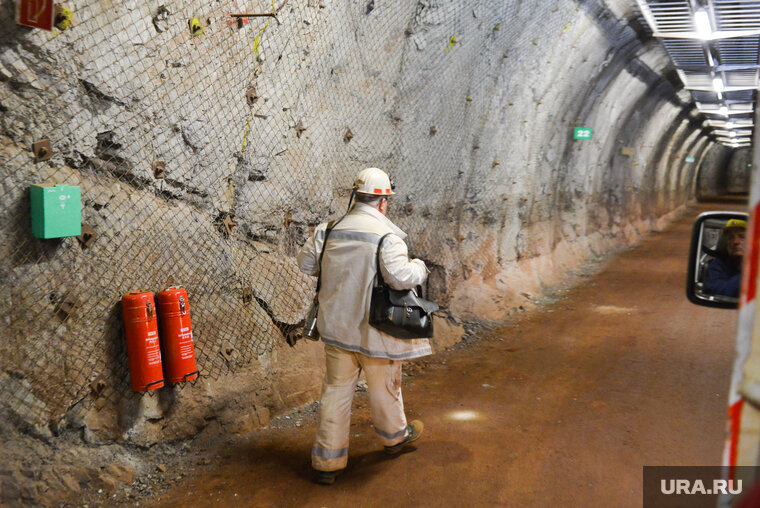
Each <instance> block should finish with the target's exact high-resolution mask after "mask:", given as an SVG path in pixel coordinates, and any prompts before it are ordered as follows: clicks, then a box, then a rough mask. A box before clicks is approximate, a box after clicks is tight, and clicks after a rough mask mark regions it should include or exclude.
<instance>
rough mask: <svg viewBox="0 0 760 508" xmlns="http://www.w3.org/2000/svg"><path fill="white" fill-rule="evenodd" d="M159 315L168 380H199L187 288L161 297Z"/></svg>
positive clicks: (171, 290) (176, 288)
mask: <svg viewBox="0 0 760 508" xmlns="http://www.w3.org/2000/svg"><path fill="white" fill-rule="evenodd" d="M158 314H159V321H158V322H159V325H160V327H161V349H162V350H163V352H164V366H165V367H166V379H167V380H168V381H169V382H170V383H180V382H182V381H192V380H193V379H196V378H197V377H198V369H197V368H196V366H195V346H194V345H193V327H192V325H191V324H190V303H189V302H188V298H187V291H186V290H185V288H183V287H180V286H172V287H169V288H166V289H164V290H163V291H161V292H160V293H158Z"/></svg>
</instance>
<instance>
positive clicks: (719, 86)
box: [713, 78, 723, 93]
mask: <svg viewBox="0 0 760 508" xmlns="http://www.w3.org/2000/svg"><path fill="white" fill-rule="evenodd" d="M713 88H714V89H715V91H716V92H718V93H721V92H722V91H723V80H722V79H720V78H714V79H713Z"/></svg>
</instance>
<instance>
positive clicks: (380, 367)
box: [311, 344, 407, 471]
mask: <svg viewBox="0 0 760 508" xmlns="http://www.w3.org/2000/svg"><path fill="white" fill-rule="evenodd" d="M325 357H326V359H327V362H326V363H327V372H326V373H325V379H324V383H323V385H322V399H321V401H320V407H319V427H318V428H317V438H316V442H315V443H314V447H313V448H312V450H311V464H312V466H313V467H314V469H318V470H320V471H335V470H338V469H343V468H344V467H346V463H347V462H348V438H349V430H350V424H351V403H352V401H353V398H354V391H355V390H356V381H357V380H358V379H359V373H360V372H361V370H362V369H363V370H364V372H365V375H366V376H367V389H368V391H369V403H370V407H371V409H372V423H373V424H374V426H375V432H376V433H377V434H378V435H379V436H380V440H381V441H382V443H383V445H384V446H392V445H395V444H398V443H400V442H401V441H403V440H404V438H406V434H407V430H406V415H404V401H403V399H402V398H401V361H399V360H389V359H388V358H373V357H371V356H366V355H363V354H361V353H354V352H352V351H346V350H344V349H340V348H337V347H334V346H330V345H327V344H325Z"/></svg>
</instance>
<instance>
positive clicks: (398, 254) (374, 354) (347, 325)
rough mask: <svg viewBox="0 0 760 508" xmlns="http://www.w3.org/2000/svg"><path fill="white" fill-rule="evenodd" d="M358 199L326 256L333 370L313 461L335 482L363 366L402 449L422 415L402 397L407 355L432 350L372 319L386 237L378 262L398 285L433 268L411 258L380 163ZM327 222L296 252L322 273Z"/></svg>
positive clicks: (383, 421) (362, 177) (322, 321)
mask: <svg viewBox="0 0 760 508" xmlns="http://www.w3.org/2000/svg"><path fill="white" fill-rule="evenodd" d="M354 190H355V191H356V204H355V205H354V206H353V207H352V208H351V209H350V210H349V212H348V213H347V214H346V216H345V217H343V218H342V219H341V220H340V221H338V222H337V223H335V225H334V227H333V229H332V230H331V231H330V233H329V235H328V239H327V244H326V247H325V251H324V255H323V257H322V263H321V264H322V266H321V271H322V274H321V277H322V280H321V289H320V291H319V295H318V300H319V314H318V318H317V329H318V330H319V333H320V335H321V336H322V341H324V343H325V357H326V363H327V372H326V373H325V378H324V382H323V386H322V398H321V401H320V410H319V427H318V429H317V436H316V440H315V443H314V447H313V448H312V451H311V463H312V467H313V469H314V470H315V474H316V481H317V482H318V483H322V484H331V483H333V481H334V480H335V476H336V475H337V474H338V473H340V472H341V471H342V470H343V469H344V468H345V467H346V464H347V462H348V437H349V424H350V420H351V403H352V400H353V396H354V390H355V388H356V382H357V380H358V378H359V373H360V372H361V371H362V370H364V373H365V375H366V377H367V385H368V391H369V401H370V406H371V409H372V421H373V424H374V427H375V432H376V433H377V434H378V436H379V437H380V440H381V442H382V444H383V445H384V447H385V451H386V453H389V454H397V453H399V452H401V450H402V449H403V448H404V447H405V446H406V445H408V444H409V443H411V442H412V441H414V440H416V439H417V438H419V437H420V435H421V433H422V422H420V421H418V420H415V421H413V422H411V423H410V424H407V421H406V415H405V414H404V402H403V399H402V397H401V363H402V361H403V360H406V359H409V358H417V357H420V356H424V355H428V354H430V353H431V352H432V351H431V349H430V344H429V343H428V341H427V339H412V340H408V339H407V340H402V339H397V338H394V337H391V336H390V335H387V334H385V333H383V332H381V331H379V330H377V329H375V328H373V327H371V326H370V325H369V323H368V319H369V307H370V299H371V295H372V286H373V284H374V283H375V273H376V270H377V263H376V260H375V253H376V251H377V246H378V243H379V241H380V238H381V237H382V236H383V235H385V234H386V233H392V234H390V235H389V236H388V237H386V239H385V240H384V241H383V244H382V250H381V251H380V270H382V275H383V278H384V279H385V282H386V284H387V285H389V286H390V287H392V288H393V289H411V288H414V287H415V286H417V285H419V284H422V282H424V281H425V279H426V278H427V274H428V270H427V268H426V267H425V263H424V262H423V261H422V260H420V259H411V260H410V259H409V254H408V250H407V247H406V243H404V238H406V233H404V232H403V231H401V230H400V229H399V228H398V227H397V226H396V225H395V224H393V223H392V222H391V221H390V220H389V219H388V218H387V217H386V216H385V214H386V212H387V210H388V198H389V197H390V196H391V195H392V194H394V192H393V191H392V189H391V183H390V179H389V178H388V175H387V174H386V173H385V172H384V171H382V170H380V169H377V168H367V169H364V170H362V171H361V172H359V174H358V175H357V177H356V181H355V183H354ZM326 229H327V223H322V224H320V225H319V226H318V227H317V228H316V229H315V231H314V234H313V235H312V236H311V238H309V240H308V241H307V242H306V244H305V245H304V246H303V247H302V248H301V251H300V252H299V253H298V256H297V260H298V266H299V268H300V269H301V271H302V272H304V273H307V274H309V275H318V274H319V272H320V263H319V259H320V253H321V252H322V248H323V246H324V245H325V242H324V239H325V231H326Z"/></svg>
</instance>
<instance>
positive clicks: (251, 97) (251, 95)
mask: <svg viewBox="0 0 760 508" xmlns="http://www.w3.org/2000/svg"><path fill="white" fill-rule="evenodd" d="M245 100H246V102H248V105H249V106H251V107H252V106H253V105H254V104H256V101H257V100H259V94H258V93H256V89H255V88H254V87H251V88H249V89H248V91H247V92H245Z"/></svg>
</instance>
